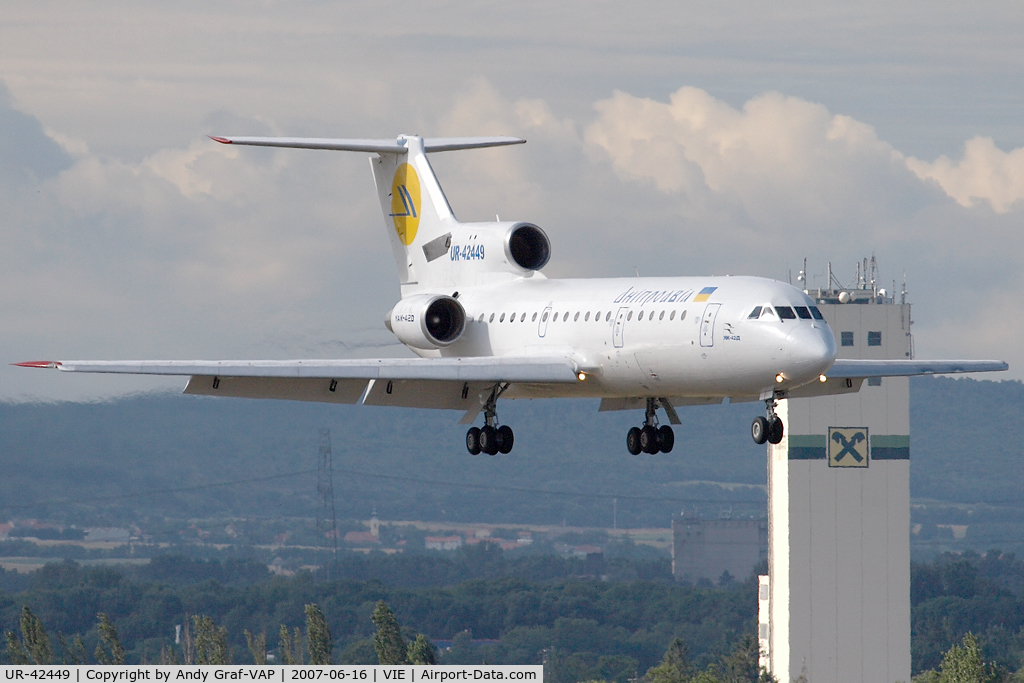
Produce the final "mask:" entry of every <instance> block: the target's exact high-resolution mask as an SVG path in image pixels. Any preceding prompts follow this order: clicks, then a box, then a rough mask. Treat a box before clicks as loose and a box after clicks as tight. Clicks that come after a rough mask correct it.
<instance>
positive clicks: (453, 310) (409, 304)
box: [384, 294, 466, 349]
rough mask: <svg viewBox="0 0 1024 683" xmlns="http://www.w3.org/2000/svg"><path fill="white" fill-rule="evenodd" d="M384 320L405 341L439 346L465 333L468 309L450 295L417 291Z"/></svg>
mask: <svg viewBox="0 0 1024 683" xmlns="http://www.w3.org/2000/svg"><path fill="white" fill-rule="evenodd" d="M384 322H385V324H386V325H387V328H388V329H389V330H391V331H392V332H394V333H395V336H396V337H398V338H399V339H400V340H401V341H402V343H403V344H408V345H409V346H412V347H415V348H417V349H437V348H441V347H444V346H448V345H449V344H452V343H454V342H455V341H457V340H458V339H459V337H461V336H462V333H463V332H464V331H465V329H466V310H465V309H464V308H463V307H462V304H460V303H459V302H458V301H456V300H455V299H453V298H452V297H450V296H443V295H438V294H417V295H415V296H410V297H407V298H405V299H402V300H401V301H399V302H398V304H397V305H396V306H395V307H394V308H393V309H391V312H390V313H389V314H388V316H387V318H385V320H384Z"/></svg>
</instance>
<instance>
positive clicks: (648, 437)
mask: <svg viewBox="0 0 1024 683" xmlns="http://www.w3.org/2000/svg"><path fill="white" fill-rule="evenodd" d="M640 448H641V449H642V450H643V452H644V453H650V454H651V455H654V454H655V453H657V452H658V430H657V429H655V428H654V427H652V426H650V425H647V426H646V427H644V428H643V429H641V430H640Z"/></svg>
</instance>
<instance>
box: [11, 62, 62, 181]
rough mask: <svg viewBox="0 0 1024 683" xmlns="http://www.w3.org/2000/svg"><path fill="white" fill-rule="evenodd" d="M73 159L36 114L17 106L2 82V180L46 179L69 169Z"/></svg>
mask: <svg viewBox="0 0 1024 683" xmlns="http://www.w3.org/2000/svg"><path fill="white" fill-rule="evenodd" d="M71 161H72V160H71V157H70V156H69V155H68V154H67V152H65V151H64V149H63V147H61V145H60V144H58V143H57V142H56V141H55V140H53V139H51V138H50V137H49V136H47V135H46V133H45V132H43V127H42V125H41V124H40V123H39V121H38V120H37V119H36V118H35V117H33V116H30V115H29V114H25V113H23V112H21V111H18V110H17V109H15V108H14V106H13V105H12V102H11V95H10V92H9V91H8V90H7V86H6V85H5V84H4V83H3V82H2V81H0V183H2V184H3V185H6V186H8V187H10V186H11V185H24V184H27V183H31V182H35V181H40V180H45V179H47V178H51V177H53V176H55V175H56V174H58V173H60V172H61V171H62V170H64V169H66V168H68V167H69V166H70V165H71Z"/></svg>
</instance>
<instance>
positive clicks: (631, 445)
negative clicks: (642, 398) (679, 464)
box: [626, 398, 676, 455]
mask: <svg viewBox="0 0 1024 683" xmlns="http://www.w3.org/2000/svg"><path fill="white" fill-rule="evenodd" d="M658 406H659V402H658V399H656V398H649V399H647V413H646V416H645V419H644V426H643V427H633V428H632V429H630V430H629V432H627V433H626V448H627V449H629V452H630V453H632V454H633V455H640V454H641V453H650V454H651V455H654V454H655V453H658V452H659V451H660V452H662V453H669V452H671V451H672V447H673V446H674V445H675V443H676V435H675V433H674V432H673V431H672V428H671V427H669V426H668V425H662V426H661V427H659V426H658V415H657V410H658Z"/></svg>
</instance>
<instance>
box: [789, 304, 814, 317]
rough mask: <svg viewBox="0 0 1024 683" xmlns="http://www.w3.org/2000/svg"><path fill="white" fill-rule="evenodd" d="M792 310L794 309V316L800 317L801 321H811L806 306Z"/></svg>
mask: <svg viewBox="0 0 1024 683" xmlns="http://www.w3.org/2000/svg"><path fill="white" fill-rule="evenodd" d="M793 308H795V309H796V314H797V315H798V316H800V318H801V319H803V320H810V319H811V312H810V311H809V310H807V307H806V306H794V307H793Z"/></svg>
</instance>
